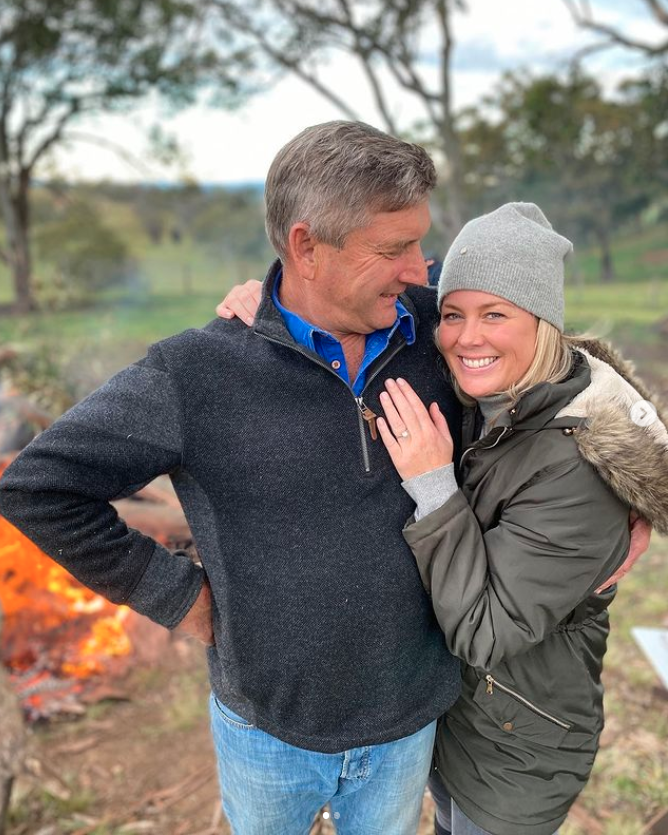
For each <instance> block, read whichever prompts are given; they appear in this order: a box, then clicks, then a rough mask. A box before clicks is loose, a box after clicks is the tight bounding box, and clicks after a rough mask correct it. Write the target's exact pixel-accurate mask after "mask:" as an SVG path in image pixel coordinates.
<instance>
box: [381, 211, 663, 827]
mask: <svg viewBox="0 0 668 835" xmlns="http://www.w3.org/2000/svg"><path fill="white" fill-rule="evenodd" d="M570 250H571V244H570V242H569V241H567V240H566V239H565V238H562V237H561V236H560V235H557V234H556V233H555V232H554V231H553V230H552V227H551V226H550V224H549V222H548V221H547V219H546V218H545V216H544V215H543V213H542V212H541V210H540V209H539V208H538V207H537V206H535V205H533V204H527V203H514V204H507V205H505V206H502V207H501V208H500V209H497V210H496V211H495V212H492V213H491V214H489V215H484V216H482V217H480V218H477V219H475V220H473V221H471V222H470V223H468V224H467V225H466V226H465V227H464V228H463V230H462V232H461V233H460V234H459V236H458V237H457V239H456V240H455V241H454V243H453V245H452V247H451V249H450V250H449V252H448V254H447V256H446V259H445V262H444V266H443V271H442V274H441V278H440V282H439V287H438V304H439V306H440V311H441V321H440V325H439V327H438V330H437V335H436V339H437V342H438V346H439V348H440V351H441V353H442V354H443V357H444V358H445V361H446V363H447V366H448V369H449V373H450V378H451V382H452V384H453V385H454V386H455V389H456V391H457V392H458V394H459V396H460V399H461V400H462V401H463V402H464V403H465V404H466V405H468V406H470V407H471V408H470V409H469V412H468V415H467V419H466V422H465V430H464V431H465V435H466V437H465V438H464V448H465V452H464V454H463V456H462V459H461V461H460V462H459V468H460V471H459V483H460V485H461V486H460V487H458V486H457V482H456V481H455V476H454V464H453V461H452V441H451V439H450V434H449V432H448V428H447V424H446V422H445V419H444V418H443V417H442V415H441V414H440V413H439V411H438V408H437V407H436V406H435V404H432V406H431V407H430V409H429V411H428V410H427V409H426V408H425V407H424V405H423V404H422V403H421V402H420V400H419V398H418V397H417V396H416V395H415V394H414V392H413V390H412V389H411V387H410V385H409V384H408V383H407V382H405V381H402V380H399V381H388V382H387V385H386V388H387V393H385V394H383V395H381V399H382V400H383V401H384V402H383V406H384V409H385V415H386V420H383V419H381V420H379V422H378V425H379V430H380V434H381V437H382V439H383V441H384V443H385V445H386V447H387V449H388V452H389V454H390V456H391V457H392V460H393V462H394V464H395V466H396V468H397V471H398V472H399V474H400V476H401V477H402V479H403V484H404V487H405V488H406V490H407V491H408V492H409V493H410V495H411V496H412V497H413V498H414V499H415V501H416V504H417V507H416V512H415V517H414V519H412V520H410V521H409V523H408V525H407V527H406V529H405V531H404V535H405V537H406V540H407V541H408V543H409V545H410V546H411V548H412V550H413V553H414V555H415V558H416V560H417V565H418V568H419V571H420V574H421V577H422V580H423V583H424V585H425V588H426V590H427V591H428V592H429V594H430V595H431V596H432V600H433V605H434V610H435V612H436V615H437V617H438V620H439V623H440V624H441V627H442V628H443V631H444V633H445V637H446V641H447V643H448V646H449V648H450V650H451V651H452V652H453V653H454V654H455V655H457V656H459V657H460V658H461V659H462V660H463V661H464V662H465V664H464V668H463V680H464V684H463V693H462V696H461V698H460V699H459V701H458V702H457V703H456V704H455V706H454V708H452V709H451V710H450V711H449V713H448V715H447V716H446V717H444V718H443V720H442V721H441V723H440V726H439V731H438V734H437V743H436V753H435V771H434V772H433V774H432V778H431V781H430V788H431V790H432V794H433V795H434V797H435V799H436V803H437V829H436V831H437V835H442V834H443V833H447V832H450V831H452V833H453V835H464V834H465V835H481V834H482V833H493V835H517V834H518V833H530V835H551V833H553V832H555V830H556V829H557V828H558V826H559V825H560V824H561V823H562V822H563V820H564V819H565V817H566V815H567V812H568V809H569V807H570V806H571V804H572V803H573V801H574V800H575V798H576V797H577V795H578V793H579V792H580V791H581V789H582V788H583V787H584V785H585V783H586V782H587V779H588V777H589V774H590V771H591V768H592V765H593V762H594V757H595V755H596V751H597V748H598V741H599V736H600V732H601V729H602V727H603V708H602V697H603V688H602V685H601V680H600V673H601V668H602V660H603V656H604V654H605V650H606V639H607V635H608V631H609V625H608V612H607V608H608V605H609V604H610V603H611V601H612V599H613V598H614V596H615V587H614V586H613V587H612V588H608V589H607V590H606V591H604V592H602V593H600V594H599V593H597V592H596V589H597V588H598V587H599V585H600V584H601V583H602V581H604V580H605V578H606V577H608V576H609V575H610V573H611V572H612V571H613V570H614V569H615V568H616V567H617V565H618V564H619V563H620V562H621V561H622V560H623V558H624V555H625V554H626V552H627V549H628V516H629V508H633V509H635V510H636V511H637V512H639V513H641V514H642V515H644V516H646V517H647V518H648V519H650V520H651V521H652V522H653V524H654V526H655V527H656V529H657V530H659V531H660V532H663V533H665V532H667V531H668V466H667V465H668V432H667V431H666V428H665V425H664V424H663V423H662V422H661V421H660V420H659V419H658V418H657V419H656V420H655V421H654V423H652V424H651V425H650V426H640V425H636V424H635V423H634V422H633V419H632V415H633V414H634V411H633V410H632V407H633V404H634V403H636V402H637V401H640V400H641V397H644V398H645V399H647V396H646V394H645V393H644V392H643V389H642V386H641V384H639V383H638V382H637V381H635V380H633V381H632V383H633V384H632V385H631V383H630V382H629V381H630V380H631V379H632V378H631V377H630V370H629V368H628V367H626V366H624V365H623V364H622V363H621V362H620V361H619V360H618V358H617V357H615V356H614V355H612V354H611V353H610V352H609V351H607V350H606V349H604V348H603V347H602V346H601V345H599V344H597V343H595V342H587V343H585V342H578V341H577V340H575V339H573V338H569V337H565V336H564V335H563V259H564V257H565V256H566V254H567V253H568V252H569V251H570ZM638 411H639V412H640V414H647V413H649V414H651V411H650V410H649V409H648V408H647V407H643V406H642V405H641V406H640V407H636V412H635V413H636V414H637V413H638ZM639 422H640V423H645V422H646V420H640V421H639ZM476 438H477V440H476ZM451 798H452V802H451Z"/></svg>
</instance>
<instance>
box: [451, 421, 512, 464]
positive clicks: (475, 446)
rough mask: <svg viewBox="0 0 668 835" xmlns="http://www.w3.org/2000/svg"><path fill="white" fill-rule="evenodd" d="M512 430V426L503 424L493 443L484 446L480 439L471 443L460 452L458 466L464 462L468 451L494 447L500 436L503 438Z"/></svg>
mask: <svg viewBox="0 0 668 835" xmlns="http://www.w3.org/2000/svg"><path fill="white" fill-rule="evenodd" d="M512 431H513V430H512V427H510V426H504V427H503V429H502V430H501V434H500V435H499V437H498V438H497V439H496V440H495V441H494V443H493V444H489V446H486V445H485V444H481V443H480V441H478V442H477V443H475V444H471V446H470V447H469V448H468V449H465V450H464V452H463V454H462V457H461V458H460V459H459V466H460V467H461V466H462V464H463V463H464V459H465V458H466V456H467V455H468V454H469V452H473V450H474V449H494V447H495V446H496V445H497V444H498V443H499V441H500V440H501V439H502V438H505V436H506V435H509V434H510V433H511V432H512Z"/></svg>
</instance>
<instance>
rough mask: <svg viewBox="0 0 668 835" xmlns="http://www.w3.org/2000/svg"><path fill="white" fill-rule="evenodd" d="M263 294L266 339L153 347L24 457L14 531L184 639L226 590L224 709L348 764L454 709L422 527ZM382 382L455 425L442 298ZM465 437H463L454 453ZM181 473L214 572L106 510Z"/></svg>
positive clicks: (348, 403)
mask: <svg viewBox="0 0 668 835" xmlns="http://www.w3.org/2000/svg"><path fill="white" fill-rule="evenodd" d="M276 266H277V265H274V267H273V268H272V270H271V271H270V274H269V276H268V279H267V282H265V296H264V299H263V302H262V305H261V308H260V311H259V313H258V318H257V321H256V324H255V326H254V327H253V328H250V329H247V328H246V327H245V326H243V325H242V324H241V323H240V322H238V321H237V320H235V321H231V322H230V321H224V320H221V319H217V320H215V321H213V322H211V323H210V324H209V325H207V326H206V327H205V328H203V329H201V330H190V331H186V332H184V333H182V334H179V335H177V336H174V337H172V338H169V339H166V340H164V341H163V342H160V343H158V344H157V345H154V346H153V347H152V348H151V349H150V350H149V353H148V355H147V357H146V358H145V359H143V360H141V361H140V362H137V363H135V364H134V365H132V366H130V367H129V368H127V369H125V370H124V371H121V372H120V373H119V374H117V375H116V376H115V377H113V378H112V379H111V380H109V382H107V383H106V384H105V385H104V386H102V388H100V389H99V390H98V391H96V392H94V393H93V394H91V395H90V396H89V397H87V398H86V399H85V400H83V401H82V402H81V403H79V404H78V405H77V406H75V407H74V408H73V409H71V410H70V411H69V412H68V413H66V414H65V415H64V416H63V417H62V418H61V419H60V420H58V421H57V422H56V423H55V424H54V425H53V426H52V427H50V428H49V429H48V430H47V431H45V432H44V433H42V434H41V435H40V436H39V437H38V438H37V439H36V440H35V441H33V443H31V444H30V446H28V447H27V448H26V449H25V450H24V451H23V452H22V453H21V455H20V456H19V457H18V458H17V459H16V461H15V462H14V463H13V464H12V465H11V467H9V468H8V470H7V471H6V473H5V475H4V477H3V479H2V481H1V482H0V512H2V513H3V515H4V516H6V518H7V519H9V521H11V522H12V523H13V524H15V525H16V526H17V527H18V528H20V529H21V530H22V531H23V532H24V533H25V534H26V535H27V536H29V537H30V538H31V539H32V540H33V541H34V542H36V543H37V544H38V545H39V547H40V548H42V549H43V550H44V551H45V552H46V553H47V554H49V555H50V556H52V557H53V558H54V559H55V560H56V561H57V562H59V563H60V564H61V565H63V566H65V568H67V569H68V570H69V571H71V572H72V573H73V574H74V575H75V576H76V577H78V578H79V579H80V580H81V581H82V582H83V583H85V584H86V585H88V586H90V587H91V588H92V589H94V590H95V591H96V592H99V593H101V594H103V595H105V596H106V597H108V598H109V599H110V600H113V601H114V602H117V603H127V604H128V605H130V606H131V607H132V608H134V609H136V610H137V611H138V612H141V613H143V614H145V615H147V616H148V617H150V618H152V619H153V620H155V621H157V622H158V623H161V624H164V625H165V626H167V627H169V628H172V627H174V626H176V625H177V624H178V623H179V621H180V620H181V619H182V618H183V616H184V615H185V614H186V612H187V611H188V609H189V608H190V606H191V605H192V603H193V601H194V600H195V598H196V597H197V594H198V592H199V590H200V587H201V583H202V576H203V572H205V573H206V575H207V577H208V579H209V581H210V584H211V589H212V594H213V606H214V633H215V641H216V643H215V646H214V647H212V648H211V649H210V650H209V667H210V675H211V684H212V687H213V690H214V692H215V693H216V694H217V696H218V697H219V698H220V699H221V700H222V701H223V702H224V703H225V704H227V705H229V706H230V707H231V708H232V709H233V710H235V711H237V712H238V713H240V714H241V715H243V716H245V717H246V718H247V719H248V720H249V721H250V722H253V723H255V724H257V725H258V726H259V727H260V728H262V729H263V730H266V731H268V732H269V733H271V734H273V735H275V736H277V737H279V738H281V739H283V740H285V741H287V742H289V743H292V744H294V745H298V746H301V747H304V748H308V749H313V750H317V751H323V752H336V751H341V750H344V749H346V748H352V747H357V746H362V745H368V744H373V743H382V742H387V741H390V740H393V739H398V738H400V737H403V736H406V735H408V734H411V733H413V732H414V731H417V730H418V729H419V728H421V727H422V726H424V725H425V724H427V723H428V722H430V721H431V720H432V719H434V718H435V717H437V716H439V715H440V714H442V713H443V712H444V711H445V710H446V709H447V708H448V707H449V706H450V705H451V704H452V703H453V702H454V701H455V699H456V698H457V696H458V694H459V688H460V674H459V662H458V661H456V660H455V659H454V658H453V657H452V656H451V655H450V653H449V652H448V650H447V648H446V646H445V641H444V639H443V634H442V632H441V630H440V628H439V626H438V623H437V622H436V619H435V617H434V614H433V612H432V608H431V604H430V601H429V598H428V596H427V594H426V593H425V591H424V589H423V586H422V582H421V580H420V576H419V573H418V570H417V568H416V565H415V560H414V559H413V556H412V554H411V552H410V550H409V548H408V547H407V545H406V544H405V542H404V539H403V536H402V527H403V524H404V522H405V520H406V518H407V517H408V516H409V515H410V513H411V511H412V509H413V503H412V501H411V499H410V498H409V497H408V496H407V495H406V493H405V492H404V491H403V490H402V488H401V484H400V479H399V478H398V476H397V474H396V472H395V470H394V468H393V466H392V464H391V462H390V459H389V457H388V455H387V453H386V452H385V449H384V447H383V445H382V442H381V441H380V440H377V441H371V439H370V436H369V431H368V428H367V426H366V425H365V424H364V422H363V420H362V418H361V415H360V411H359V408H358V403H357V401H356V399H355V397H354V395H353V393H352V391H351V389H350V388H349V387H348V386H347V385H346V383H345V382H343V381H342V380H341V379H340V378H339V377H338V376H337V375H336V374H335V373H334V372H333V371H332V370H331V369H329V368H328V366H327V365H326V363H324V361H323V360H321V359H320V358H319V357H318V356H317V355H316V354H314V353H312V352H310V351H309V350H308V349H306V348H303V347H302V346H299V345H297V343H295V342H294V340H293V339H292V337H291V336H290V335H289V333H288V331H287V329H286V328H285V325H284V323H283V319H282V317H281V315H280V313H279V312H278V311H277V310H276V308H275V307H274V305H273V303H272V302H271V286H272V282H273V280H274V276H275V271H276ZM403 301H404V303H405V304H406V306H407V308H408V309H409V310H410V311H411V312H412V313H413V315H414V316H415V317H416V324H417V333H418V337H417V340H416V343H415V344H414V345H412V346H407V345H406V343H405V340H404V338H403V336H402V335H401V333H400V332H398V331H397V333H395V334H394V337H393V339H392V341H391V343H390V345H389V347H388V349H387V350H386V351H385V352H384V353H383V354H382V355H381V356H380V357H379V358H378V359H377V360H376V361H375V363H374V364H373V365H372V366H371V368H370V371H369V373H368V376H367V384H366V388H365V390H364V393H363V398H364V401H365V403H366V405H367V406H368V407H369V408H371V409H373V410H374V411H375V412H377V413H380V411H381V409H380V405H379V400H378V395H379V394H380V392H381V391H382V388H383V381H384V380H385V379H386V378H387V377H390V376H392V377H397V376H402V377H404V378H406V379H407V380H409V381H410V382H411V383H412V384H413V385H414V387H415V389H416V391H417V393H418V394H419V395H420V396H421V397H422V398H423V399H424V400H426V401H432V400H436V401H438V402H439V404H440V406H441V409H442V411H443V412H444V414H445V415H446V416H447V418H448V421H449V423H450V426H451V427H452V428H453V430H454V433H453V434H455V435H456V436H458V434H459V429H460V423H461V416H460V409H459V405H458V403H457V401H456V399H455V397H454V395H453V393H452V390H451V389H450V388H449V387H448V386H447V385H446V384H445V382H444V379H443V376H442V375H441V374H440V373H439V371H438V370H437V354H436V351H435V348H434V346H433V340H432V325H433V321H434V318H435V296H434V293H433V290H430V289H427V288H416V289H415V290H411V291H410V292H409V294H408V295H407V296H405V297H403ZM458 440H459V438H458V437H457V441H458ZM160 473H169V474H170V475H171V477H172V480H173V483H174V486H175V488H176V491H177V493H178V496H179V498H180V500H181V502H182V504H183V508H184V510H185V513H186V516H187V518H188V521H189V523H190V526H191V529H192V532H193V535H194V538H195V541H196V545H197V548H198V551H199V554H200V557H201V560H202V565H203V569H200V568H198V567H196V566H195V565H194V564H193V563H192V562H191V561H190V560H189V559H188V558H187V557H186V556H184V555H182V554H178V553H177V554H170V553H169V552H168V551H167V550H166V549H165V548H163V547H162V546H160V545H158V544H156V543H155V542H154V541H153V540H152V539H149V538H148V537H146V536H143V535H142V534H140V533H139V532H137V531H135V530H132V529H128V528H127V527H126V526H125V524H124V523H123V522H122V521H121V520H120V519H119V518H118V517H117V515H116V512H115V510H114V509H113V507H112V506H111V505H110V504H109V501H110V500H111V499H113V498H115V497H117V496H118V495H119V494H122V493H127V492H128V491H129V490H131V489H132V488H133V487H137V486H139V485H141V484H143V483H145V482H147V481H149V480H150V479H152V478H153V477H155V476H157V475H158V474H160Z"/></svg>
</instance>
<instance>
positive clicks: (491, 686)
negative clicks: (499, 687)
mask: <svg viewBox="0 0 668 835" xmlns="http://www.w3.org/2000/svg"><path fill="white" fill-rule="evenodd" d="M485 681H486V682H487V690H486V691H485V692H486V693H487V695H488V696H491V695H492V694H493V693H494V679H493V678H492V677H491V676H485Z"/></svg>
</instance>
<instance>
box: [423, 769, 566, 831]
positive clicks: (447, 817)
mask: <svg viewBox="0 0 668 835" xmlns="http://www.w3.org/2000/svg"><path fill="white" fill-rule="evenodd" d="M429 791H430V792H431V796H432V797H433V798H434V803H435V804H436V833H435V835H446V833H448V835H490V833H489V832H488V831H487V830H486V829H482V828H481V827H479V826H478V824H477V823H473V821H472V820H471V818H468V817H467V816H466V815H465V814H464V813H463V812H462V810H461V809H460V808H459V806H457V804H456V803H455V801H454V800H453V799H452V798H451V797H450V795H449V794H448V790H447V789H446V788H445V786H444V785H443V781H442V780H441V778H440V777H439V776H438V774H436V773H435V772H432V773H431V774H430V775H429ZM554 835H559V832H558V831H557V832H555V833H554Z"/></svg>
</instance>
